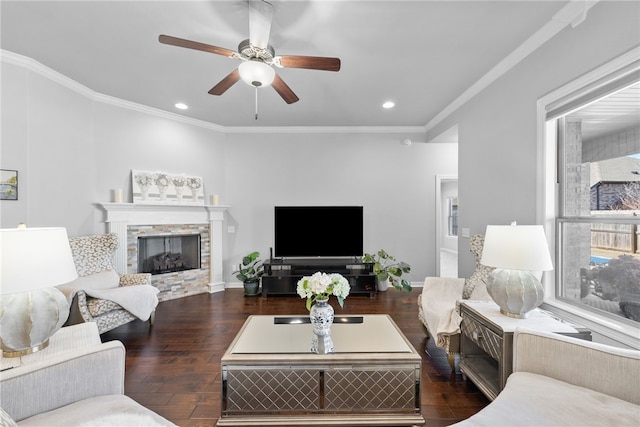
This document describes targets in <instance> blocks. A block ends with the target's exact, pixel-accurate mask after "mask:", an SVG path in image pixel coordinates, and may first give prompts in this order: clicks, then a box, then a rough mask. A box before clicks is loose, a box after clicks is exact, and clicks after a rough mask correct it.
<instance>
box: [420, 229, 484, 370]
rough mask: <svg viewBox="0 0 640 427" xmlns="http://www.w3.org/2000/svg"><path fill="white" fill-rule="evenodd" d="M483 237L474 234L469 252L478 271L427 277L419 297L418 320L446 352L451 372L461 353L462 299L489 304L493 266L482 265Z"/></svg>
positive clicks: (470, 241)
mask: <svg viewBox="0 0 640 427" xmlns="http://www.w3.org/2000/svg"><path fill="white" fill-rule="evenodd" d="M483 245H484V236H483V235H481V234H474V235H473V236H471V239H470V240H469V250H470V251H471V253H472V254H473V256H474V258H475V260H476V268H475V271H474V272H473V274H472V275H471V276H470V277H469V278H468V279H462V278H457V277H427V278H426V279H425V281H424V286H423V287H422V292H421V293H420V295H418V301H417V302H418V319H419V320H420V322H421V323H422V325H423V326H424V329H425V333H426V334H427V335H428V336H431V337H432V338H433V339H434V340H435V343H436V345H437V346H438V347H442V348H443V349H444V350H445V352H446V353H447V358H448V360H449V365H450V366H451V369H454V368H455V355H456V354H457V353H459V352H460V322H461V321H462V318H461V317H460V304H459V301H460V300H462V299H468V300H475V301H490V300H491V297H490V296H489V294H488V292H487V285H486V282H487V279H488V277H489V274H491V272H492V271H493V268H492V267H487V266H484V265H482V264H481V263H480V258H481V257H482V248H483Z"/></svg>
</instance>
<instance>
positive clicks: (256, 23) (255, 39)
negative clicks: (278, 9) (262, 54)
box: [249, 0, 273, 49]
mask: <svg viewBox="0 0 640 427" xmlns="http://www.w3.org/2000/svg"><path fill="white" fill-rule="evenodd" d="M272 20H273V6H272V5H271V3H268V2H266V1H263V0H250V1H249V42H250V43H251V44H252V45H253V46H255V47H259V48H261V49H266V48H267V46H268V45H269V34H270V33H271V21H272Z"/></svg>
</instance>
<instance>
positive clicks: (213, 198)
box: [211, 194, 220, 206]
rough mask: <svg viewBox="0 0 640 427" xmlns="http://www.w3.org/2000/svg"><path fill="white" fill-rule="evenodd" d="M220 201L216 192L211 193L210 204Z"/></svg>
mask: <svg viewBox="0 0 640 427" xmlns="http://www.w3.org/2000/svg"><path fill="white" fill-rule="evenodd" d="M219 203H220V196H218V195H217V194H212V195H211V204H212V205H214V206H215V205H217V204H219Z"/></svg>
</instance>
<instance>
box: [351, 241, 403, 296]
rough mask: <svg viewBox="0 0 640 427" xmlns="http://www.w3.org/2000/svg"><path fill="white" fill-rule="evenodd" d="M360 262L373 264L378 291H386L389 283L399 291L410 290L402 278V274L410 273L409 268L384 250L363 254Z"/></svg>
mask: <svg viewBox="0 0 640 427" xmlns="http://www.w3.org/2000/svg"><path fill="white" fill-rule="evenodd" d="M362 261H363V262H366V263H373V273H374V274H375V275H376V278H377V279H378V290H380V291H386V290H387V289H388V287H389V283H390V284H391V285H392V286H393V287H394V288H396V289H397V290H399V291H402V290H405V291H410V290H411V289H412V288H411V284H410V283H409V281H408V280H406V279H404V278H403V277H402V274H403V273H409V272H410V271H411V266H410V265H409V264H407V263H406V262H403V261H398V260H397V259H396V258H395V257H394V256H393V255H389V254H388V253H387V252H386V251H385V250H384V249H380V250H379V251H378V252H376V253H373V254H364V257H363V258H362Z"/></svg>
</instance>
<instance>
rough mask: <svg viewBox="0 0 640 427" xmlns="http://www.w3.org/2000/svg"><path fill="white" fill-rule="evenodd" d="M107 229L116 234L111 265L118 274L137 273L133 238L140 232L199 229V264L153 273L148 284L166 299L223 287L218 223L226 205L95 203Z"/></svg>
mask: <svg viewBox="0 0 640 427" xmlns="http://www.w3.org/2000/svg"><path fill="white" fill-rule="evenodd" d="M98 205H99V206H100V207H101V208H102V209H103V210H104V212H105V222H106V223H107V230H108V232H109V233H116V234H117V235H118V241H119V242H120V244H119V245H118V249H117V250H116V254H115V260H114V264H115V268H116V271H118V273H120V274H124V273H137V272H138V271H137V268H138V264H137V258H138V254H137V248H138V243H137V239H138V236H139V235H140V234H144V235H171V234H175V233H177V234H182V233H199V234H200V236H201V268H200V269H197V270H188V271H184V272H174V273H166V274H157V275H154V276H152V284H153V285H154V286H156V287H158V289H159V290H160V294H159V295H158V299H159V300H160V301H166V300H170V299H176V298H181V297H185V296H188V295H195V294H198V293H203V292H211V293H213V292H219V291H224V285H225V283H224V281H223V269H222V260H223V253H222V225H223V221H224V213H225V212H226V210H227V207H226V206H201V205H200V206H197V205H163V204H138V203H99V204H98Z"/></svg>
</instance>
